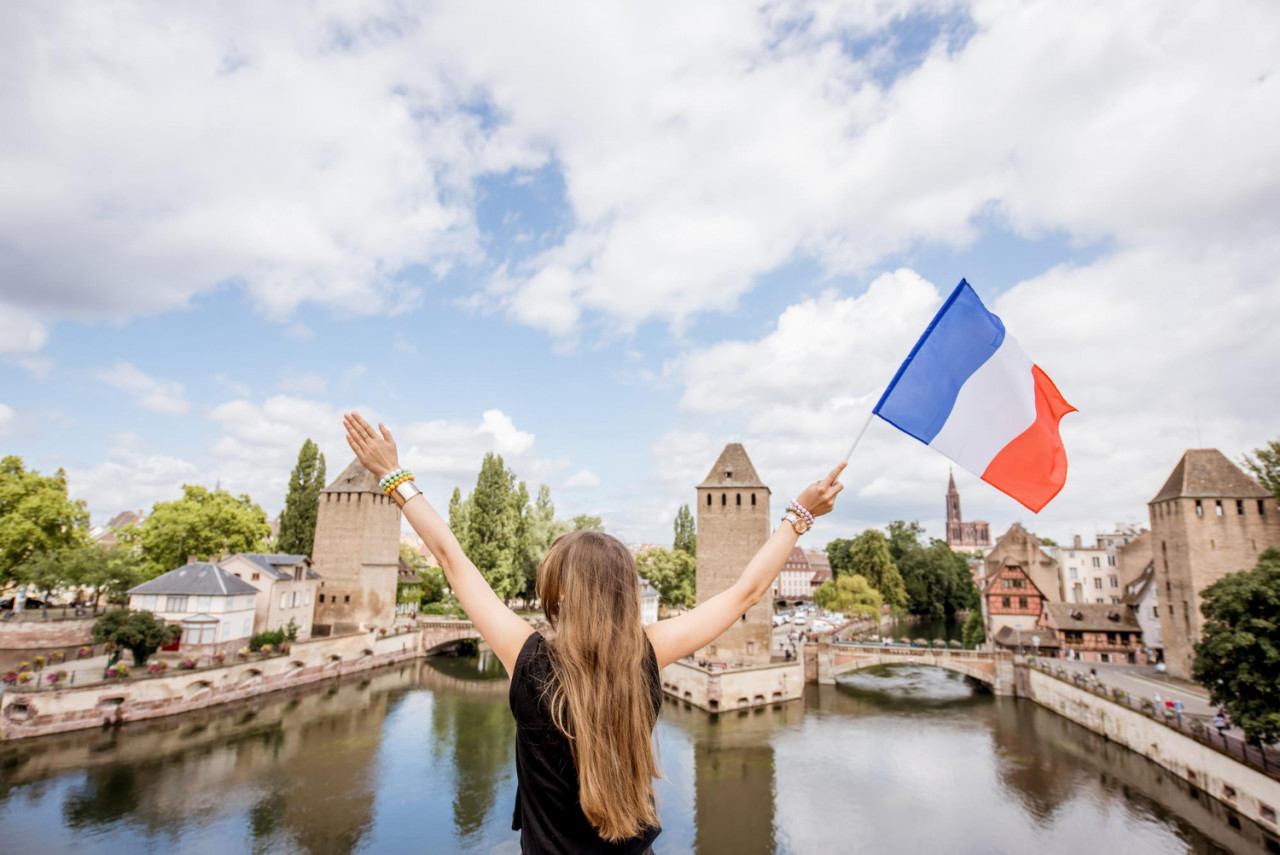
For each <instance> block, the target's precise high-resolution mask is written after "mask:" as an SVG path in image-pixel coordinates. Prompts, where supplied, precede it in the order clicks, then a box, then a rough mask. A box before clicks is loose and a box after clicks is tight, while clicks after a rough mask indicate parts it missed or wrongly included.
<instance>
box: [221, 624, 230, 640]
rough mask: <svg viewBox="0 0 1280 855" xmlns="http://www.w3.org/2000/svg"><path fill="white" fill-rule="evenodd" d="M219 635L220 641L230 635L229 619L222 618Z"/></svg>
mask: <svg viewBox="0 0 1280 855" xmlns="http://www.w3.org/2000/svg"><path fill="white" fill-rule="evenodd" d="M221 635H222V638H221V639H220V640H221V641H226V640H227V639H228V638H230V637H231V622H230V621H225V620H224V621H223V622H222V633H221Z"/></svg>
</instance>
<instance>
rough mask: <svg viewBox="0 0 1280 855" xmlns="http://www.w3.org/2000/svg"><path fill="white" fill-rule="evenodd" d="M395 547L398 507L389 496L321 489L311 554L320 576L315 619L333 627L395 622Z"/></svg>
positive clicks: (340, 628)
mask: <svg viewBox="0 0 1280 855" xmlns="http://www.w3.org/2000/svg"><path fill="white" fill-rule="evenodd" d="M399 550H400V509H399V508H398V507H396V505H395V503H393V502H392V501H391V500H390V499H389V498H387V497H386V496H384V495H382V494H380V493H376V492H357V491H337V490H334V491H325V492H322V493H321V494H320V506H319V509H318V512H317V515H316V539H315V546H314V548H313V549H312V556H311V560H312V564H313V566H314V567H315V569H316V572H317V573H319V574H320V576H321V579H322V581H321V583H320V587H319V589H318V591H317V603H316V610H315V623H316V624H317V625H325V626H328V627H332V628H336V631H342V630H343V629H346V628H349V629H359V628H360V627H362V626H364V627H371V626H373V627H383V626H391V625H392V624H394V623H395V608H396V572H397V570H398V567H399V561H400V551H399ZM317 634H318V633H317Z"/></svg>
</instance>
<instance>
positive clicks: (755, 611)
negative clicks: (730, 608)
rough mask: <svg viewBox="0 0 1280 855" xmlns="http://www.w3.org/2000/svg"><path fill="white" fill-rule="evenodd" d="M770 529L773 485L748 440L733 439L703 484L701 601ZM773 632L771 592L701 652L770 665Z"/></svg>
mask: <svg viewBox="0 0 1280 855" xmlns="http://www.w3.org/2000/svg"><path fill="white" fill-rule="evenodd" d="M769 532H770V528H769V488H768V487H767V486H765V483H764V482H763V481H761V480H760V476H759V475H757V474H756V469H755V467H754V466H752V465H751V458H749V457H747V452H746V449H744V448H743V447H742V444H741V443H737V442H734V443H730V444H729V445H726V446H725V447H724V451H722V452H720V458H719V459H718V460H717V461H716V464H715V466H713V467H711V472H710V473H708V474H707V477H706V478H705V479H704V480H703V482H702V483H701V484H699V485H698V576H697V594H698V602H699V603H701V602H705V601H706V600H707V599H709V598H711V597H714V596H715V595H716V594H719V593H720V592H721V591H724V590H726V589H727V588H729V586H731V585H732V584H733V583H734V582H736V581H737V580H738V577H739V576H741V575H742V571H743V569H744V568H745V567H746V566H747V562H748V561H750V560H751V558H752V556H754V555H755V554H756V552H757V551H758V550H759V549H760V547H761V546H764V544H765V541H767V540H768V539H769ZM772 635H773V600H772V598H770V597H769V596H768V595H766V596H764V597H763V598H761V600H760V602H758V603H756V605H754V606H752V607H751V609H750V610H749V611H748V612H747V613H746V614H745V615H743V616H742V619H741V620H739V621H738V622H737V623H736V624H734V625H733V627H731V628H730V629H729V630H728V631H727V632H725V633H724V634H723V635H721V636H720V637H719V638H717V639H716V640H715V641H714V642H712V643H711V644H709V645H707V647H706V648H704V649H703V650H700V651H698V658H699V659H707V660H710V661H712V662H724V663H726V664H739V665H767V664H768V663H769V642H770V639H771V638H772Z"/></svg>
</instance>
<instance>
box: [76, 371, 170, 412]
mask: <svg viewBox="0 0 1280 855" xmlns="http://www.w3.org/2000/svg"><path fill="white" fill-rule="evenodd" d="M95 374H96V376H97V378H98V379H99V380H101V381H102V382H103V383H106V384H107V385H108V386H113V387H115V388H116V389H119V390H120V391H122V392H125V393H126V394H128V395H129V396H130V397H131V398H133V400H134V402H135V403H136V404H138V406H140V407H145V408H146V409H148V410H155V411H156V412H158V413H166V414H168V415H171V416H180V415H183V414H184V413H186V412H187V410H189V409H190V408H191V405H190V404H189V403H188V402H187V399H186V398H184V397H183V396H182V384H181V383H176V382H174V381H172V380H158V379H156V378H155V377H152V376H151V375H149V374H147V373H145V372H143V371H142V370H141V369H139V368H138V367H137V366H135V365H133V364H132V363H129V362H117V363H116V364H115V365H112V366H111V367H110V368H99V369H98V370H97V371H96V372H95Z"/></svg>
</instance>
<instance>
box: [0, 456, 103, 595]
mask: <svg viewBox="0 0 1280 855" xmlns="http://www.w3.org/2000/svg"><path fill="white" fill-rule="evenodd" d="M88 539H89V511H88V510H87V509H86V508H85V504H84V502H83V501H82V500H79V499H75V500H73V499H71V498H69V497H68V496H67V476H66V473H64V472H63V471H62V470H61V469H59V470H58V471H57V472H55V473H54V474H53V475H41V474H40V473H39V472H36V471H35V470H34V469H31V470H28V469H26V468H24V466H23V464H22V458H21V457H16V456H9V457H5V458H3V459H0V588H2V587H3V586H4V584H5V583H6V582H7V581H9V579H10V578H12V576H13V571H14V570H15V569H16V568H17V567H19V566H20V565H22V564H24V563H26V562H27V561H28V560H30V559H31V558H32V557H33V556H35V555H39V554H40V553H42V552H57V551H59V550H63V549H69V548H72V547H76V546H80V545H82V544H84V543H87V542H88Z"/></svg>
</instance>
